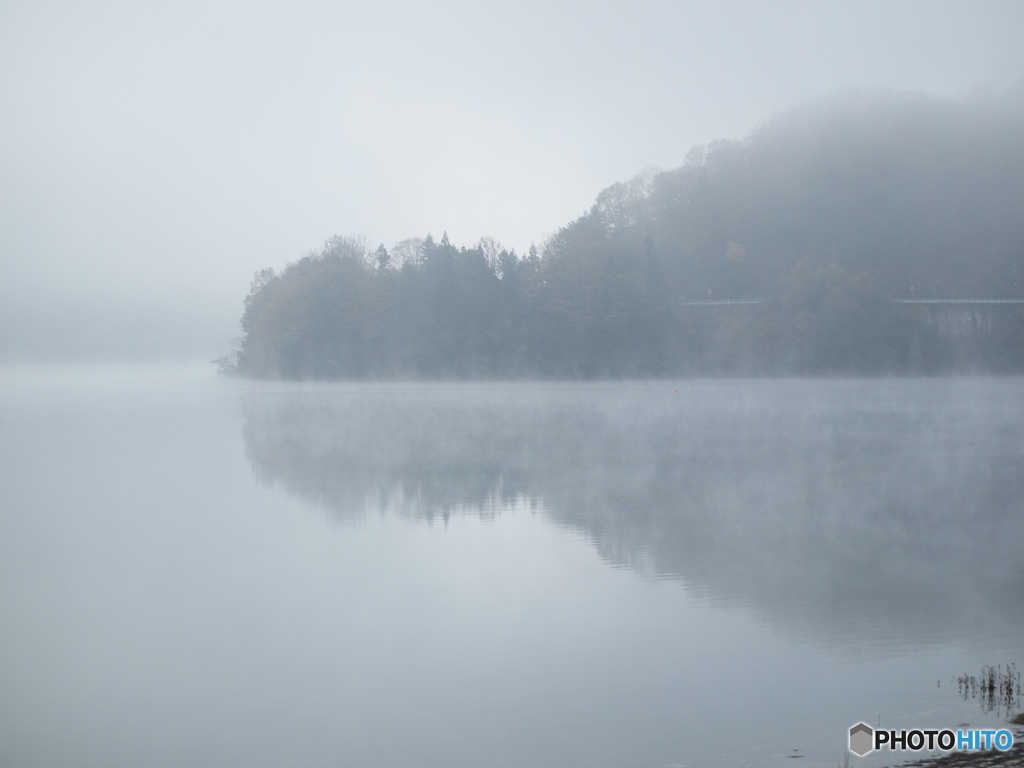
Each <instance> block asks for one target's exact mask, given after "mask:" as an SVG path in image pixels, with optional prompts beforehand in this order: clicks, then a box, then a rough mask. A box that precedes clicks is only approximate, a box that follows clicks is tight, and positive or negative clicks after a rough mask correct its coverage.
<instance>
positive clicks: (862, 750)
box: [850, 723, 875, 757]
mask: <svg viewBox="0 0 1024 768" xmlns="http://www.w3.org/2000/svg"><path fill="white" fill-rule="evenodd" d="M874 740H875V731H874V729H873V728H872V727H871V726H870V725H868V724H867V723H857V724H856V725H855V726H853V728H851V729H850V751H851V752H853V754H855V755H857V757H864V755H866V754H867V753H868V752H871V751H872V750H873V749H874V744H873V742H874Z"/></svg>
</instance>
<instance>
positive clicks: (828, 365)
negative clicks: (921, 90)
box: [225, 88, 1024, 378]
mask: <svg viewBox="0 0 1024 768" xmlns="http://www.w3.org/2000/svg"><path fill="white" fill-rule="evenodd" d="M1022 273H1024V89H1022V88H1018V89H1016V90H1014V91H1011V92H1008V93H1006V94H1003V95H1002V96H999V97H979V98H976V99H972V100H968V101H951V100H940V99H936V98H931V97H927V96H923V95H920V94H906V93H884V94H878V93H874V94H862V93H857V94H847V95H844V96H841V97H833V98H831V99H829V100H826V101H822V102H819V103H815V104H812V105H809V106H804V107H800V108H795V109H791V110H789V111H786V112H784V113H782V114H780V115H778V116H776V117H775V118H773V119H771V120H770V121H768V122H766V123H765V124H763V125H761V126H760V127H758V128H757V129H755V130H754V131H753V132H752V133H751V134H750V135H749V136H748V137H747V138H745V139H744V140H742V141H719V142H714V143H712V144H710V145H708V146H706V147H695V148H694V149H693V150H691V151H690V153H689V154H688V155H687V158H686V162H685V163H684V164H683V166H682V167H680V168H677V169H674V170H670V171H665V172H655V171H648V172H645V173H642V174H640V175H639V176H637V177H636V178H634V179H633V180H631V181H629V182H626V183H621V184H615V185H613V186H611V187H609V188H608V189H606V190H604V191H603V192H601V193H600V194H599V195H598V197H597V201H596V203H595V204H594V206H593V207H592V208H591V209H590V210H589V211H588V212H587V213H585V214H584V215H583V216H581V217H580V218H578V219H577V220H575V221H573V222H571V223H569V224H567V225H566V226H565V227H563V228H562V229H561V230H560V231H559V232H558V233H557V234H556V235H555V236H554V237H552V238H551V240H549V241H548V242H547V243H546V244H545V245H544V247H543V248H542V249H541V250H540V251H539V252H537V251H535V250H533V249H531V252H530V253H529V254H525V255H521V256H520V255H517V254H516V253H515V252H514V251H508V250H504V249H502V248H501V247H500V246H498V245H496V244H495V243H493V241H490V240H484V241H482V242H481V243H479V244H478V245H477V246H476V247H473V248H466V247H456V246H454V245H452V244H451V243H449V241H448V237H447V235H446V236H444V237H443V238H442V239H441V241H440V242H435V241H434V240H433V238H431V237H430V236H427V237H426V238H425V239H423V240H410V241H405V242H404V243H401V244H399V246H396V247H395V248H393V249H392V251H391V252H390V253H389V252H388V251H387V250H386V249H384V247H383V246H381V247H380V248H378V249H377V250H376V251H373V252H369V251H367V250H366V249H365V248H363V247H362V246H361V244H359V243H358V242H357V241H354V240H351V239H341V238H334V239H332V240H330V241H328V242H327V244H326V245H325V246H324V248H323V249H322V250H321V251H320V252H317V253H314V254H310V255H308V256H306V257H304V258H302V259H300V260H299V261H297V262H294V263H292V264H290V265H289V266H288V267H287V268H286V269H285V270H284V271H283V272H281V273H280V274H274V273H273V272H272V271H271V270H264V271H263V272H261V273H259V275H257V278H256V280H255V281H254V282H253V284H252V288H251V291H250V294H249V295H248V296H247V297H246V299H245V311H244V316H243V319H242V327H243V331H244V334H245V335H244V338H243V341H242V344H241V348H240V349H239V350H238V351H237V354H236V355H235V356H234V357H233V358H232V359H230V360H226V361H225V365H226V367H227V368H229V369H232V370H235V371H236V372H238V373H240V374H243V375H249V376H261V377H264V376H265V377H277V376H280V377H286V378H366V377H406V376H410V377H411V376H423V377H480V378H495V377H537V376H541V377H603V376H622V377H625V376H662V375H676V374H684V375H685V374H733V373H738V374H755V373H769V374H791V373H815V374H821V373H855V374H874V373H917V372H925V373H927V372H941V371H948V370H990V371H1020V370H1022V369H1024V310H1022V307H1021V305H1008V306H1006V307H1005V308H1002V309H1000V310H999V311H998V312H994V313H990V314H988V315H986V317H985V318H984V319H983V322H981V323H980V325H978V327H976V328H973V330H972V329H971V328H966V329H965V328H964V327H962V323H961V327H960V330H959V331H958V332H957V333H951V332H949V330H948V327H947V326H949V325H950V324H948V323H947V324H946V325H945V326H944V325H943V324H942V323H941V322H939V317H938V314H937V311H930V310H929V309H928V308H927V307H924V306H921V305H908V304H899V303H896V302H894V301H893V300H894V299H904V298H910V297H911V296H914V297H916V298H975V299H976V298H1018V297H1024V274H1022ZM912 287H913V288H912ZM709 297H710V298H712V299H741V298H749V299H753V298H756V299H760V302H759V303H757V304H735V305H724V306H716V307H709V306H701V305H695V304H693V303H692V302H694V301H698V300H706V299H708V298H709Z"/></svg>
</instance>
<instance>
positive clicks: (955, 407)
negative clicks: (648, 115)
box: [243, 379, 1024, 648]
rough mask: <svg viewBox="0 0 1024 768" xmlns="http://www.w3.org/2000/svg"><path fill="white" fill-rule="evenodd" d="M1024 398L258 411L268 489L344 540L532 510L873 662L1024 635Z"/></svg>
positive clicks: (716, 394)
mask: <svg viewBox="0 0 1024 768" xmlns="http://www.w3.org/2000/svg"><path fill="white" fill-rule="evenodd" d="M1020 394H1021V390H1020V382H1019V380H1016V379H1008V380H999V379H982V380H967V379H962V380H953V381H941V380H937V381H928V380H909V381H896V380H889V381H771V382H729V381H709V382H701V383H685V384H682V385H673V384H671V383H665V382H659V383H651V384H643V383H637V384H597V385H579V384H564V385H560V384H556V385H543V384H534V385H512V386H509V385H499V384H496V385H425V386H408V385H378V386H358V385H348V386H341V387H336V388H322V389H316V388H309V389H290V390H288V389H285V390H283V391H277V392H273V393H271V392H265V393H259V394H251V395H247V396H245V398H244V408H243V412H244V414H245V428H244V436H245V445H246V455H247V457H248V458H249V460H250V462H251V463H252V466H253V469H254V471H255V473H256V475H257V477H259V478H260V480H261V481H262V482H264V483H267V484H275V483H279V484H280V485H281V486H282V487H284V488H285V489H287V490H288V491H290V492H292V493H295V494H297V495H298V496H300V497H301V498H303V499H307V500H309V501H310V502H312V503H316V504H317V505H319V506H321V507H323V508H324V509H325V510H326V511H327V512H328V513H329V514H330V515H332V516H333V517H336V518H337V519H341V520H360V519H365V517H366V516H367V515H371V514H375V513H383V512H387V511H390V512H395V513H397V514H399V515H404V516H410V517H416V518H425V519H428V520H429V519H433V518H438V517H439V518H443V519H445V520H447V519H448V517H449V516H450V515H452V514H464V513H472V514H495V512H494V510H500V509H501V508H502V507H503V506H508V505H511V504H513V503H514V502H515V501H516V500H517V499H520V498H522V499H525V500H527V501H528V502H529V504H530V505H531V506H533V507H535V508H537V509H540V510H543V512H544V514H546V515H548V516H550V518H551V519H553V520H555V521H557V522H558V523H559V524H560V525H564V526H567V527H571V528H574V529H577V530H580V531H582V532H584V533H586V535H587V537H588V538H589V539H590V540H591V541H592V542H593V543H594V545H595V546H596V547H597V549H598V551H599V552H600V553H601V555H602V557H604V558H605V559H607V560H608V561H610V562H612V563H616V564H622V565H628V566H630V567H632V568H635V569H637V570H639V571H641V572H643V573H650V574H654V575H656V576H659V577H664V578H671V579H678V580H680V581H682V582H683V583H685V584H686V585H688V587H690V588H691V589H692V590H693V591H694V593H696V594H701V595H707V596H708V597H710V598H711V599H712V600H721V601H724V602H726V603H731V604H737V605H742V606H744V607H746V608H750V609H752V610H754V611H755V612H757V613H758V614H761V615H763V616H764V617H765V618H766V619H767V620H768V621H769V623H771V624H772V625H774V626H776V627H777V628H779V629H782V630H783V631H785V632H786V633H787V634H790V635H792V636H794V637H804V638H814V639H817V640H824V641H826V642H836V643H840V644H845V645H848V646H849V647H859V648H863V646H864V644H865V643H867V644H869V645H870V644H876V643H877V644H882V645H885V644H896V645H900V646H906V645H908V644H909V645H913V644H920V643H925V644H927V643H935V642H943V641H950V640H962V639H969V638H970V637H972V636H973V635H974V634H975V633H977V632H978V629H977V628H978V626H979V624H983V625H984V626H985V632H986V633H996V634H1002V635H1004V636H1006V637H1012V636H1017V635H1019V634H1020V632H1021V630H1022V629H1024V558H1022V557H1021V556H1020V552H1019V546H1020V541H1021V535H1022V534H1024V514H1022V513H1024V507H1022V504H1024V401H1022V400H1021V397H1020Z"/></svg>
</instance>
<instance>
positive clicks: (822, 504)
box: [0, 367, 1024, 768]
mask: <svg viewBox="0 0 1024 768" xmlns="http://www.w3.org/2000/svg"><path fill="white" fill-rule="evenodd" d="M1022 534H1024V382H1022V380H1020V379H980V380H968V379H952V380H888V381H886V380H858V381H841V380H830V381H728V382H715V381H699V382H665V381H659V382H645V383H601V384H585V383H584V384H580V383H559V384H528V383H524V384H511V385H509V384H458V385H443V384H376V385H313V384H306V385H295V384H252V383H245V382H237V381H224V380H216V379H214V378H212V377H211V376H210V375H209V373H208V371H206V370H202V369H182V368H161V367H148V368H105V369H90V370H74V371H72V370H52V369H51V370H31V369H20V370H13V369H12V370H7V371H4V372H2V373H0V765H4V766H183V765H189V766H227V767H233V766H282V765H289V766H374V767H376V766H380V767H382V768H389V767H390V766H423V767H428V768H429V767H433V766H437V767H438V768H440V767H441V766H445V767H446V768H462V767H464V766H466V767H468V766H517V767H518V766H540V767H547V766H552V767H554V766H560V767H561V766H565V767H574V766H596V767H602V768H603V767H605V766H608V767H611V766H693V767H694V768H697V767H699V766H723V767H727V768H740V767H741V766H743V767H746V768H753V767H756V766H779V765H786V766H792V765H794V763H792V762H791V760H794V759H799V760H800V762H799V763H798V765H805V766H809V765H815V766H832V765H835V764H836V763H837V762H839V761H841V760H842V757H843V752H844V748H845V733H846V729H847V728H848V727H849V726H850V725H851V724H853V723H855V722H857V721H859V720H866V721H869V722H871V723H872V724H874V723H877V722H879V721H880V722H881V724H882V725H883V727H891V728H911V727H917V726H922V727H947V726H956V725H957V724H958V723H962V722H968V723H970V724H971V725H972V727H975V726H977V727H980V726H982V725H991V724H996V723H999V722H1002V721H1004V720H1005V718H1006V710H1005V709H1004V707H1003V706H1002V704H1005V702H998V701H997V702H995V703H996V704H997V706H996V708H995V709H994V710H993V711H986V710H987V709H988V707H987V706H986V707H982V706H981V704H982V703H983V702H979V701H978V700H975V699H971V698H970V697H968V699H967V700H966V701H965V700H963V699H962V698H961V696H960V695H959V692H958V687H957V683H956V680H955V678H956V677H957V676H959V675H963V674H974V675H977V674H978V673H979V671H980V669H981V667H982V666H983V665H989V664H991V665H997V664H1003V665H1005V664H1007V663H1009V662H1016V663H1017V665H1018V668H1020V666H1024V555H1022V540H1024V537H1022ZM1014 706H1019V705H1018V704H1011V709H1012V708H1013V707H1014ZM888 757H889V756H888V755H885V754H883V755H882V756H881V757H879V756H877V755H876V756H874V757H873V758H872V757H869V758H868V759H867V760H857V759H856V758H853V761H854V764H855V765H857V766H861V765H864V766H874V765H880V764H882V763H885V762H891V761H889V760H886V759H885V758H888Z"/></svg>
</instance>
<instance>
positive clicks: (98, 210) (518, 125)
mask: <svg viewBox="0 0 1024 768" xmlns="http://www.w3.org/2000/svg"><path fill="white" fill-rule="evenodd" d="M1022 39H1024V2H970V3H948V2H936V1H935V0H928V1H926V2H904V3H899V2H893V1H892V0H886V1H885V2H855V3H854V2H847V3H833V2H827V3H826V2H790V3H780V2H770V3H768V2H765V3H724V2H714V3H683V2H665V3H658V2H635V1H634V2H629V3H625V2H623V3H605V2H599V1H596V0H586V1H582V0H581V1H579V2H577V1H576V0H573V1H572V2H551V0H545V1H544V2H532V1H527V2H523V1H522V0H520V1H519V2H515V3H496V2H474V3H469V2H466V3H460V2H431V3H411V2H390V3H387V2H384V3H382V2H377V3H367V2H361V3H354V2H353V3H322V4H317V3H296V2H289V3H277V4H268V3H259V2H248V1H247V2H238V3H226V2H210V0H204V2H201V3H199V2H197V3H194V4H190V3H188V2H175V3H165V4H158V3H154V4H151V3H140V2H125V3H116V2H115V3H102V2H90V3H68V4H57V3H48V2H40V1H39V0H33V1H32V2H10V1H9V0H8V1H5V2H3V3H2V4H0V299H2V300H5V301H16V300H22V301H23V300H24V299H25V298H26V297H35V296H39V297H41V299H42V300H44V301H52V300H53V299H54V298H60V297H64V296H69V295H75V294H82V293H85V294H88V295H92V296H94V297H104V299H106V298H108V297H109V298H112V299H113V300H115V301H121V300H140V299H141V300H143V301H148V300H150V299H152V300H154V301H156V300H159V299H164V298H166V297H170V296H173V297H175V298H174V300H175V301H180V302H183V303H194V302H198V303H204V302H205V303H209V304H211V305H212V304H217V305H218V306H223V307H226V308H227V311H228V312H229V313H232V314H233V315H235V316H237V314H238V312H239V311H240V308H241V297H242V296H243V295H244V293H245V292H246V290H247V287H248V280H249V279H250V278H251V276H252V272H253V271H254V270H256V269H258V268H260V267H263V266H274V267H278V268H279V267H281V266H283V265H284V264H285V263H286V262H287V261H289V260H293V259H295V258H297V257H299V256H301V255H302V254H303V253H304V252H305V251H307V250H309V249H311V248H314V247H317V246H319V245H320V244H321V243H322V242H323V241H324V240H325V239H326V238H327V237H329V236H331V235H333V234H335V233H337V234H362V235H364V236H365V237H366V239H367V241H368V244H370V245H371V246H376V244H377V243H378V242H384V243H385V244H386V245H388V246H389V247H390V246H391V245H392V244H393V243H395V242H396V241H398V240H401V239H404V238H407V237H413V236H423V235H426V234H427V233H428V232H430V233H432V234H434V236H435V237H440V235H441V233H442V231H444V230H447V231H448V233H449V235H450V237H451V239H452V241H453V242H455V243H457V244H467V245H468V244H472V243H473V242H474V241H475V240H477V239H478V238H480V237H481V236H482V235H491V236H493V237H495V238H497V239H498V240H499V241H501V242H503V243H505V244H507V245H509V246H514V247H515V248H517V249H518V250H520V251H522V250H524V249H525V248H527V247H528V246H529V245H530V243H531V241H536V242H537V243H538V244H539V243H540V242H542V241H543V239H544V238H545V236H547V235H549V234H551V233H552V232H553V231H554V230H555V229H557V227H559V226H560V225H562V224H564V223H566V222H568V221H569V220H571V219H572V218H574V217H576V216H578V215H579V214H580V213H582V212H583V211H584V210H586V209H587V208H588V207H589V206H590V204H591V203H592V201H593V199H594V197H595V195H596V194H597V192H598V191H599V190H601V189H602V188H603V187H605V186H607V185H609V184H611V183H613V182H615V181H621V180H626V179H628V178H630V177H632V176H633V175H635V174H636V173H637V172H639V171H640V170H641V169H643V168H644V167H646V166H649V165H652V164H653V165H657V166H660V167H663V168H671V167H674V166H676V165H679V164H680V163H681V162H682V160H683V158H684V156H685V155H686V152H687V150H688V149H689V148H690V147H691V146H693V145H694V144H697V143H706V142H708V141H710V140H713V139H716V138H729V137H735V138H738V137H741V136H743V135H744V134H745V133H747V132H748V131H749V130H750V129H751V128H752V127H753V126H754V125H755V124H756V123H757V122H759V121H761V120H763V119H765V118H767V117H769V116H770V115H771V114H772V113H773V112H775V111H777V110H779V109H781V108H783V107H786V106H789V105H793V104H798V103H801V102H805V101H808V100H810V99H813V98H816V97H819V96H822V95H825V94H827V93H829V92H830V91H832V90H834V89H837V88H846V87H891V88H899V89H915V90H921V91H926V92H929V93H933V94H940V95H950V96H959V95H964V94H966V93H969V92H970V91H971V90H972V89H975V88H978V87H984V88H988V89H990V90H995V91H998V90H1000V89H1002V88H1005V87H1006V86H1008V85H1010V84H1011V83H1013V82H1016V81H1019V80H1020V79H1021V78H1022V77H1024V45H1021V40H1022Z"/></svg>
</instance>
